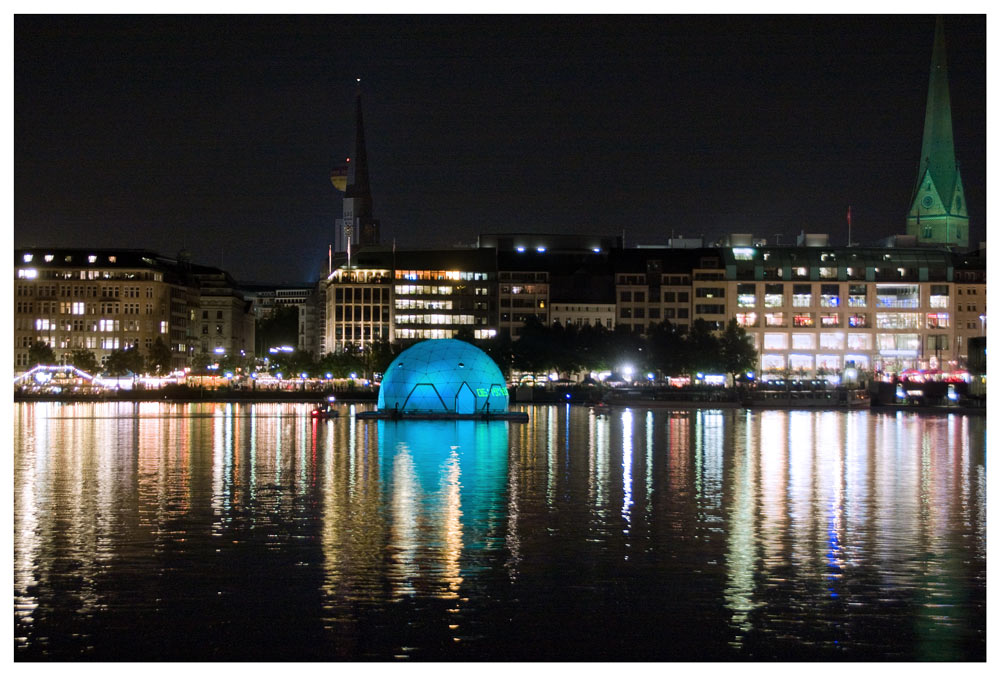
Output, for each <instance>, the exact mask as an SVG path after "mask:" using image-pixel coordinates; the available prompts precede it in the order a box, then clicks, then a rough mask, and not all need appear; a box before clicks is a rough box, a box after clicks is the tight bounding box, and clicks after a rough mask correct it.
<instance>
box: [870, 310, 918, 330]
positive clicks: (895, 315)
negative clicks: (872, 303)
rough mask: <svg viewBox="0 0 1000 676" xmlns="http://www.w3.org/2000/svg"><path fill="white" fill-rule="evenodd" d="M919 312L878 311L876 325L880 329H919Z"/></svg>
mask: <svg viewBox="0 0 1000 676" xmlns="http://www.w3.org/2000/svg"><path fill="white" fill-rule="evenodd" d="M920 319H921V317H920V313H918V312H876V313H875V327H876V328H879V329H919V328H920Z"/></svg>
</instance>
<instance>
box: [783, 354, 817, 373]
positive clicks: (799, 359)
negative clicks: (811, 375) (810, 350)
mask: <svg viewBox="0 0 1000 676" xmlns="http://www.w3.org/2000/svg"><path fill="white" fill-rule="evenodd" d="M788 368H789V369H790V370H792V371H796V372H798V373H805V372H807V371H812V370H813V356H812V355H811V354H790V355H788Z"/></svg>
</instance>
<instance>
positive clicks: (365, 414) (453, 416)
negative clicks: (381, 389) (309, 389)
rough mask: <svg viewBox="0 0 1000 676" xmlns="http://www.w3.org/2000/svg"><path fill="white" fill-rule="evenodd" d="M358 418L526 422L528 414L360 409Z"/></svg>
mask: <svg viewBox="0 0 1000 676" xmlns="http://www.w3.org/2000/svg"><path fill="white" fill-rule="evenodd" d="M354 417H355V418H358V419H359V420H484V421H488V420H505V421H507V422H528V414H527V413H525V412H523V411H507V412H505V413H428V412H419V411H414V412H409V413H407V412H402V411H361V412H359V413H355V414H354Z"/></svg>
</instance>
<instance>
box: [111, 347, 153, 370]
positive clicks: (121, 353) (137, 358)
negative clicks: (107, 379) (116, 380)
mask: <svg viewBox="0 0 1000 676" xmlns="http://www.w3.org/2000/svg"><path fill="white" fill-rule="evenodd" d="M145 362H146V360H145V359H143V357H142V352H140V351H139V348H138V347H126V348H122V349H120V350H115V351H114V352H112V353H111V354H110V355H108V359H107V361H105V362H104V372H105V373H107V374H108V375H110V376H124V375H127V374H129V373H131V374H133V375H138V374H139V373H141V372H142V369H143V366H144V365H145Z"/></svg>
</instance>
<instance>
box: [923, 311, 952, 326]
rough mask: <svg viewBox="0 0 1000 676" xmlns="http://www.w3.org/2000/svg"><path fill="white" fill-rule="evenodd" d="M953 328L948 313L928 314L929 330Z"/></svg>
mask: <svg viewBox="0 0 1000 676" xmlns="http://www.w3.org/2000/svg"><path fill="white" fill-rule="evenodd" d="M949 326H951V317H950V316H949V315H948V313H947V312H937V313H933V312H932V313H928V315H927V328H929V329H946V328H948V327H949Z"/></svg>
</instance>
